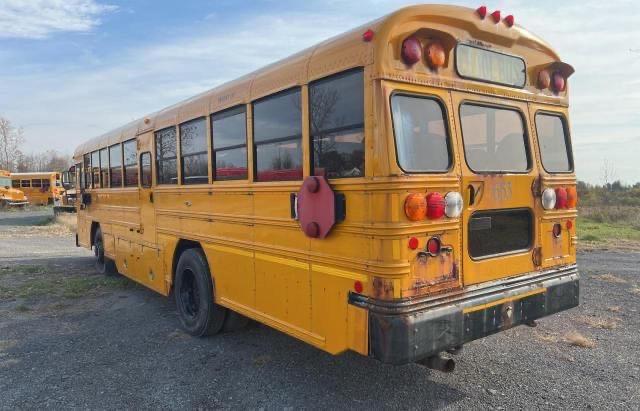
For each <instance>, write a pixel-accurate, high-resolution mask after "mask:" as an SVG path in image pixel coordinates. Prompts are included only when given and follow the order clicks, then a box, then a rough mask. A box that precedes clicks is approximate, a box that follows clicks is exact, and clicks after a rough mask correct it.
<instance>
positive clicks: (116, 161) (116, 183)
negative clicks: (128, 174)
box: [85, 144, 122, 188]
mask: <svg viewBox="0 0 640 411" xmlns="http://www.w3.org/2000/svg"><path fill="white" fill-rule="evenodd" d="M85 178H86V177H85ZM109 185H110V187H111V188H114V187H122V146H121V145H120V144H114V145H112V146H111V147H109Z"/></svg>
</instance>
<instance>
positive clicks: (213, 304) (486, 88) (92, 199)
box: [75, 5, 579, 370]
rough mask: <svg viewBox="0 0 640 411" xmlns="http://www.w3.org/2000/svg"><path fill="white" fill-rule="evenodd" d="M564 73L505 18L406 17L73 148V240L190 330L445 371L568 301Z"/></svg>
mask: <svg viewBox="0 0 640 411" xmlns="http://www.w3.org/2000/svg"><path fill="white" fill-rule="evenodd" d="M572 73H573V69H572V68H571V66H569V65H568V64H566V63H563V62H562V61H561V60H560V58H559V57H558V55H557V54H556V53H555V52H554V51H553V50H552V49H551V47H550V46H549V45H547V44H546V43H545V42H543V41H542V40H540V39H539V38H538V37H536V36H534V35H533V34H531V33H529V32H528V31H526V30H525V29H523V28H522V27H519V26H517V25H515V24H514V18H513V16H506V17H504V16H500V13H499V12H496V13H491V14H489V13H488V12H487V10H486V8H480V9H478V10H472V9H468V8H462V7H453V6H430V5H424V6H414V7H408V8H403V9H401V10H399V11H397V12H395V13H393V14H391V15H389V16H386V17H383V18H381V19H379V20H377V21H374V22H372V23H370V24H367V25H365V26H363V27H360V28H357V29H355V30H353V31H350V32H348V33H345V34H343V35H340V36H337V37H335V38H332V39H330V40H327V41H325V42H323V43H321V44H319V45H317V46H315V47H312V48H310V49H308V50H304V51H302V52H300V53H298V54H295V55H293V56H291V57H289V58H287V59H285V60H283V61H280V62H278V63H276V64H273V65H270V66H268V67H266V68H264V69H262V70H259V71H257V72H254V73H252V74H249V75H247V76H245V77H242V78H240V79H238V80H236V81H233V82H231V83H228V84H225V85H222V86H220V87H218V88H216V89H213V90H211V91H208V92H206V93H203V94H201V95H199V96H196V97H194V98H192V99H189V100H187V101H185V102H182V103H180V104H177V105H175V106H172V107H169V108H167V109H164V110H161V111H159V112H157V113H154V114H151V115H149V116H146V117H144V118H142V119H140V120H139V121H135V122H133V123H130V124H127V125H125V126H123V127H122V128H120V129H117V130H115V131H113V132H110V133H107V134H105V135H103V136H100V137H97V138H94V139H93V140H90V141H88V142H87V143H85V144H83V145H81V146H80V147H78V148H77V150H76V152H75V162H76V170H77V171H78V178H77V181H78V182H79V185H78V187H79V190H80V191H81V194H79V197H78V202H79V204H78V243H79V244H80V245H81V246H83V247H88V248H89V247H93V248H94V250H95V253H96V258H97V262H98V266H99V268H100V269H101V270H103V271H115V270H117V271H119V272H120V273H122V274H124V275H126V276H128V277H130V278H132V279H134V280H135V281H138V282H139V283H141V284H144V285H146V286H148V287H150V288H152V289H153V290H156V291H157V292H159V293H162V294H164V295H169V294H170V293H173V296H174V298H175V299H176V303H177V308H178V311H179V314H180V319H181V322H182V324H183V326H184V327H185V329H186V330H187V331H188V332H190V333H191V334H193V335H208V334H213V333H216V332H218V331H220V330H221V329H222V328H223V327H224V326H225V324H226V325H227V326H229V327H233V326H234V325H237V324H238V323H239V322H241V318H242V317H241V316H246V317H250V318H252V319H255V320H258V321H260V322H262V323H264V324H267V325H269V326H271V327H274V328H276V329H278V330H280V331H283V332H285V333H287V334H289V335H291V336H293V337H296V338H299V339H301V340H303V341H306V342H307V343H309V344H312V345H314V346H316V347H318V348H321V349H323V350H325V351H328V352H330V353H333V354H337V353H341V352H344V351H346V350H353V351H356V352H358V353H360V354H363V355H368V356H371V357H373V358H376V359H379V360H381V361H384V362H388V363H393V364H404V363H408V362H420V363H422V364H425V365H428V366H430V367H433V368H438V369H442V370H450V369H452V365H453V362H452V361H450V360H443V359H442V357H440V356H439V354H440V353H442V352H444V351H447V350H457V349H458V348H459V347H461V346H462V345H463V344H464V343H466V342H469V341H472V340H475V339H478V338H482V337H484V336H486V335H489V334H493V333H496V332H499V331H502V330H504V329H507V328H510V327H512V326H515V325H519V324H529V325H531V324H533V321H534V320H535V319H537V318H540V317H543V316H546V315H550V314H553V313H555V312H558V311H562V310H565V309H568V308H571V307H575V306H576V305H577V304H578V289H579V287H578V281H579V280H578V271H577V268H576V264H575V261H576V259H575V257H576V234H575V218H576V201H577V198H576V190H575V174H574V172H573V160H572V154H571V143H570V137H569V130H570V128H569V119H568V109H567V107H568V97H567V88H568V87H567V79H568V77H569V76H570V75H571V74H572Z"/></svg>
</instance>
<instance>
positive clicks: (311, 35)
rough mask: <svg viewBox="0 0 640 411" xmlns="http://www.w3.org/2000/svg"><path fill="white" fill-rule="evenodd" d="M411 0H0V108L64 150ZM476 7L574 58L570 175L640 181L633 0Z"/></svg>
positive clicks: (639, 59)
mask: <svg viewBox="0 0 640 411" xmlns="http://www.w3.org/2000/svg"><path fill="white" fill-rule="evenodd" d="M439 2H440V3H442V2H447V1H443V0H440V1H439ZM447 3H449V2H447ZM451 3H452V4H458V5H466V6H469V7H473V8H476V7H478V6H479V5H481V4H483V3H480V2H473V3H472V2H468V1H455V2H451ZM409 4H414V2H407V1H400V0H358V1H347V0H326V1H314V0H307V1H292V0H255V1H242V0H235V1H233V0H217V1H204V0H201V1H197V0H193V1H191V0H182V1H179V2H178V1H168V0H155V1H154V0H130V1H119V0H0V116H4V117H6V118H9V119H10V120H11V121H12V122H13V123H14V124H15V125H17V126H21V127H23V128H24V132H25V137H26V142H27V148H26V151H27V152H38V151H44V150H47V149H54V150H57V151H59V152H61V153H65V154H71V153H73V151H74V149H75V147H76V146H77V145H79V144H80V143H82V142H83V141H85V140H87V139H89V138H91V137H94V136H96V135H99V134H102V133H104V132H107V131H109V130H111V129H113V128H116V127H118V126H120V125H122V124H124V123H126V122H129V121H131V120H134V119H137V118H140V117H142V116H144V115H145V114H148V113H151V112H154V111H156V110H158V109H161V108H163V107H166V106H169V105H171V104H174V103H176V102H178V101H180V100H183V99H185V98H188V97H190V96H192V95H195V94H198V93H201V92H203V91H205V90H208V89H210V88H213V87H215V86H217V85H219V84H221V83H224V82H225V81H228V80H232V79H234V78H236V77H239V76H241V75H243V74H246V73H248V72H251V71H253V70H255V69H258V68H260V67H262V66H264V65H267V64H269V63H271V62H274V61H276V60H278V59H281V58H284V57H286V56H288V55H290V54H292V53H295V52H297V51H299V50H302V49H304V48H307V47H309V46H312V45H314V44H316V43H318V42H320V41H322V40H324V39H326V38H328V37H331V36H334V35H336V34H340V33H342V32H344V31H347V30H349V29H351V28H353V27H357V26H359V25H362V24H365V23H366V22H368V21H371V20H374V19H376V18H378V17H381V16H383V15H385V14H387V13H390V12H392V11H394V10H395V9H397V8H400V7H402V6H405V5H409ZM484 4H486V5H487V6H488V8H489V10H490V11H491V10H495V9H499V10H502V11H503V13H506V14H513V15H514V16H515V19H516V23H517V24H520V25H522V26H523V27H525V28H527V29H528V30H530V31H532V32H534V33H535V34H537V35H539V36H540V37H542V38H543V39H545V40H546V41H547V42H549V43H550V44H551V45H552V46H553V47H554V48H555V50H556V51H557V52H558V53H559V54H560V56H561V58H562V60H563V61H565V62H567V63H569V64H571V65H573V66H574V67H575V69H576V73H575V74H574V75H573V76H572V77H571V79H570V81H569V85H570V98H571V101H570V104H571V127H572V140H573V149H574V157H575V163H576V172H577V174H578V178H579V179H582V180H585V181H588V182H591V183H602V176H603V168H604V165H605V163H607V164H609V166H608V168H609V170H610V171H611V170H613V173H614V179H620V180H622V181H623V182H625V183H635V182H637V181H640V176H639V174H640V165H639V163H640V161H639V160H640V24H639V23H638V22H639V21H640V2H637V1H631V0H629V1H625V0H620V1H609V2H606V1H592V0H585V1H566V0H565V1H557V0H555V1H550V0H540V1H536V2H532V1H525V0H514V1H493V2H491V3H484Z"/></svg>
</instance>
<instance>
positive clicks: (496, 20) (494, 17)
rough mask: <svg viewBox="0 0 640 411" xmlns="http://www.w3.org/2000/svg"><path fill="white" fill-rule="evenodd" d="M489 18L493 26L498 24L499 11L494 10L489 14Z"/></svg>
mask: <svg viewBox="0 0 640 411" xmlns="http://www.w3.org/2000/svg"><path fill="white" fill-rule="evenodd" d="M491 18H492V19H493V22H494V23H495V24H498V23H499V22H500V10H496V11H494V12H493V13H491Z"/></svg>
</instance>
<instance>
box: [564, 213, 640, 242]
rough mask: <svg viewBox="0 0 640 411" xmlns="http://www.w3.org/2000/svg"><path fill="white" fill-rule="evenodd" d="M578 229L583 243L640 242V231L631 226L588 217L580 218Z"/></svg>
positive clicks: (579, 237)
mask: <svg viewBox="0 0 640 411" xmlns="http://www.w3.org/2000/svg"><path fill="white" fill-rule="evenodd" d="M576 228H577V230H578V239H579V240H581V241H591V242H606V241H612V240H629V241H637V242H640V229H638V228H636V227H634V226H632V225H629V224H623V223H609V222H599V221H595V220H593V219H590V218H587V217H578V222H577V227H576Z"/></svg>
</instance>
